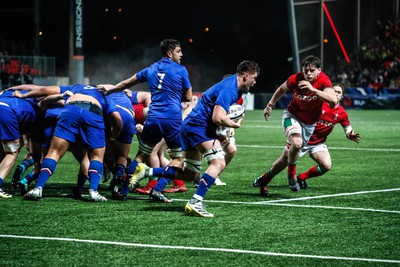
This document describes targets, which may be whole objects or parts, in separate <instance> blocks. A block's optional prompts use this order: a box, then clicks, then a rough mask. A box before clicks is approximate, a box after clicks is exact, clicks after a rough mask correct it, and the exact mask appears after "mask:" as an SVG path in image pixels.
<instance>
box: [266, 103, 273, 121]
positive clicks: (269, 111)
mask: <svg viewBox="0 0 400 267" xmlns="http://www.w3.org/2000/svg"><path fill="white" fill-rule="evenodd" d="M271 113H272V108H271V107H269V106H268V105H267V106H266V107H265V108H264V117H265V121H267V122H268V120H269V116H271Z"/></svg>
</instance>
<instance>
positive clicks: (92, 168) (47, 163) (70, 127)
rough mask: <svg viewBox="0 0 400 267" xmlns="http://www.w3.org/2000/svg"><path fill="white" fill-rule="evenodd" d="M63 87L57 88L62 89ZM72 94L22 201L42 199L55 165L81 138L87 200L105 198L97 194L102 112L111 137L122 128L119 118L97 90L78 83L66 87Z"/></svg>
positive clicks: (100, 173) (99, 174) (103, 151)
mask: <svg viewBox="0 0 400 267" xmlns="http://www.w3.org/2000/svg"><path fill="white" fill-rule="evenodd" d="M62 87H63V86H60V88H62ZM67 88H68V90H70V91H72V92H73V93H74V95H72V96H71V97H70V98H69V99H68V100H67V104H66V106H65V109H64V111H63V112H62V113H61V115H60V118H59V120H58V122H57V126H56V128H55V130H54V133H53V138H52V139H51V144H50V148H49V151H48V153H47V155H46V157H45V158H44V160H43V162H42V166H41V169H40V173H39V177H38V181H37V183H36V186H35V188H34V189H32V190H31V191H29V192H28V193H26V194H25V195H24V199H28V200H37V199H40V198H41V197H42V191H43V188H44V186H45V184H46V182H47V180H48V179H49V178H50V176H51V175H52V174H53V173H54V171H55V169H56V166H57V162H58V161H59V160H60V159H61V158H62V157H63V156H64V154H65V153H66V152H67V150H68V148H69V146H70V143H75V142H76V141H77V140H78V139H81V140H82V142H83V143H84V145H85V147H86V149H87V153H88V157H89V160H90V164H89V170H88V172H89V180H90V189H89V197H90V199H91V200H93V201H101V202H103V201H106V200H107V199H106V198H105V197H103V196H101V195H100V194H99V193H98V192H97V188H98V185H99V182H100V178H101V175H102V172H103V157H104V153H105V146H106V140H105V125H104V119H103V113H105V114H107V115H108V116H110V118H111V119H112V120H111V122H112V126H113V127H112V131H111V136H110V137H111V138H116V137H117V136H118V135H119V133H120V131H121V129H122V119H121V116H120V114H119V112H118V111H117V107H116V105H115V103H114V102H113V101H112V100H106V98H105V97H104V95H103V94H102V93H100V92H99V91H98V90H97V88H96V87H94V86H90V85H82V84H77V85H73V86H67Z"/></svg>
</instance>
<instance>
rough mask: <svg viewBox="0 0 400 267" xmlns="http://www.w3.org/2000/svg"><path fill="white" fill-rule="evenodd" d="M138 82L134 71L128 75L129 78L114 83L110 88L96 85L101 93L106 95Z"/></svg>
mask: <svg viewBox="0 0 400 267" xmlns="http://www.w3.org/2000/svg"><path fill="white" fill-rule="evenodd" d="M138 83H139V80H138V79H137V76H136V73H135V74H134V75H133V76H132V77H130V78H128V79H126V80H123V81H122V82H119V83H117V84H116V85H114V86H113V87H111V88H107V87H102V86H98V87H97V88H98V89H99V90H100V91H101V92H102V93H103V94H106V95H108V94H112V93H115V92H121V91H123V90H124V89H128V88H130V87H132V86H134V85H136V84H138Z"/></svg>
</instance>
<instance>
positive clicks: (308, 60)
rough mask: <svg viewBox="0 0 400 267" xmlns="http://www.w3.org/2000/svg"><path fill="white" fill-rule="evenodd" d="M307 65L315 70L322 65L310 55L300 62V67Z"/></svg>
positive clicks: (316, 58)
mask: <svg viewBox="0 0 400 267" xmlns="http://www.w3.org/2000/svg"><path fill="white" fill-rule="evenodd" d="M309 65H311V66H314V67H316V68H317V69H319V68H321V66H322V63H321V60H320V59H319V58H318V57H316V56H313V55H311V56H308V57H306V58H305V59H303V61H302V62H301V66H302V67H307V66H309Z"/></svg>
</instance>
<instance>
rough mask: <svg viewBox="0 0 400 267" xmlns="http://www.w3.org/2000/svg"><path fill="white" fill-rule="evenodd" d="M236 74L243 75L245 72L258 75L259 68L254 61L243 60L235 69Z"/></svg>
mask: <svg viewBox="0 0 400 267" xmlns="http://www.w3.org/2000/svg"><path fill="white" fill-rule="evenodd" d="M236 72H237V73H240V74H243V73H245V72H250V73H257V74H260V67H259V66H258V64H257V63H256V62H254V61H250V60H243V61H242V62H240V64H239V65H238V66H237V69H236Z"/></svg>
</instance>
